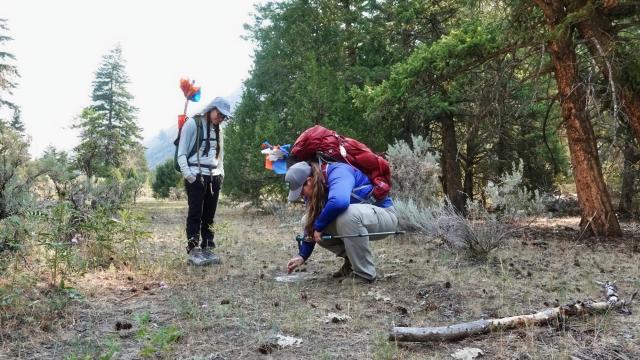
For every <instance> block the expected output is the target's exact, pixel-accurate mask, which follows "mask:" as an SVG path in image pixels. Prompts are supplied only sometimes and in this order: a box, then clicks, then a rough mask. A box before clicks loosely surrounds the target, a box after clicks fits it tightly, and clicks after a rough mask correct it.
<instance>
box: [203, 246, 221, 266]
mask: <svg viewBox="0 0 640 360" xmlns="http://www.w3.org/2000/svg"><path fill="white" fill-rule="evenodd" d="M202 257H203V258H204V259H205V260H207V265H209V264H220V257H218V255H216V254H214V253H213V252H212V251H211V250H210V249H209V248H204V249H202Z"/></svg>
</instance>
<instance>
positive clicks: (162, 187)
mask: <svg viewBox="0 0 640 360" xmlns="http://www.w3.org/2000/svg"><path fill="white" fill-rule="evenodd" d="M181 180H182V175H181V174H180V173H179V172H177V171H176V170H175V169H174V168H173V159H169V160H167V161H165V162H164V163H163V164H162V165H160V166H158V167H157V168H156V175H155V180H154V181H153V184H152V185H151V188H152V189H153V196H154V197H155V198H160V199H166V198H168V197H169V192H170V189H171V188H172V187H173V188H175V187H178V186H180V182H181Z"/></svg>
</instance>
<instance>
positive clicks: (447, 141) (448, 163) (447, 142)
mask: <svg viewBox="0 0 640 360" xmlns="http://www.w3.org/2000/svg"><path fill="white" fill-rule="evenodd" d="M440 123H441V126H442V163H443V167H442V169H443V172H444V174H443V175H444V176H443V177H444V183H445V184H444V186H443V188H444V189H446V190H445V194H446V195H447V197H448V198H449V200H450V201H451V204H453V206H455V208H456V209H457V210H458V211H460V212H461V213H463V214H464V213H465V209H464V197H463V196H462V195H463V194H462V184H461V182H460V164H459V163H458V143H457V140H456V128H455V124H454V122H453V116H452V115H451V114H444V115H443V116H442V118H441V121H440Z"/></svg>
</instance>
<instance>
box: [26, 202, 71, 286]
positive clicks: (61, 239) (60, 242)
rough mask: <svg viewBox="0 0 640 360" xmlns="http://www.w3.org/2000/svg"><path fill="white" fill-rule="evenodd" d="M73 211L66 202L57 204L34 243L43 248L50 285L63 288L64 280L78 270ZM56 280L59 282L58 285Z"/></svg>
mask: <svg viewBox="0 0 640 360" xmlns="http://www.w3.org/2000/svg"><path fill="white" fill-rule="evenodd" d="M73 213H74V210H73V208H72V206H71V205H70V204H69V203H67V202H61V203H59V204H57V205H56V206H55V207H54V208H53V209H52V210H51V214H50V215H49V218H48V219H47V226H46V228H45V230H44V231H41V232H40V233H39V234H38V237H37V239H36V241H37V242H38V244H40V245H41V246H42V247H43V248H44V253H45V259H46V263H47V266H48V268H49V273H50V281H51V284H52V285H59V286H60V287H61V288H64V282H65V278H67V277H69V276H70V275H72V274H73V273H74V272H75V271H77V270H78V266H77V265H76V254H75V249H74V245H75V244H76V243H77V242H74V241H73V236H74V234H75V233H76V231H77V229H76V228H75V224H74V223H73V219H74V214H73ZM58 279H60V282H59V283H58Z"/></svg>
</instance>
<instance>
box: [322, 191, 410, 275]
mask: <svg viewBox="0 0 640 360" xmlns="http://www.w3.org/2000/svg"><path fill="white" fill-rule="evenodd" d="M397 227H398V218H397V217H396V210H395V209H394V208H393V207H389V208H381V207H377V206H374V205H369V204H351V205H349V208H348V209H347V210H346V211H345V212H343V213H342V214H340V216H338V217H337V218H336V220H335V221H333V222H332V223H331V224H329V225H328V226H327V227H326V228H325V229H324V230H323V231H322V232H323V233H326V234H330V235H353V234H368V233H374V232H388V231H396V229H397ZM385 237H387V236H384V235H383V236H380V235H379V236H363V237H352V238H346V239H331V240H322V241H320V242H319V243H318V245H320V246H322V247H323V248H325V249H327V250H329V251H331V252H332V253H334V254H336V256H338V257H342V258H344V257H347V258H349V261H351V267H352V268H353V272H354V273H355V274H356V275H358V276H361V277H363V278H365V279H368V280H373V279H375V278H376V268H375V265H374V264H373V253H372V252H371V247H370V245H369V240H371V241H375V240H380V239H384V238H385Z"/></svg>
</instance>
